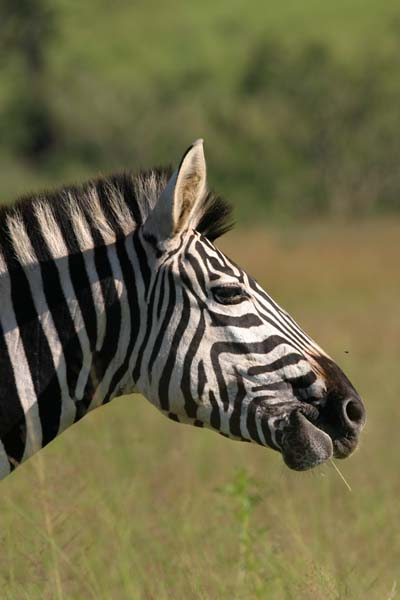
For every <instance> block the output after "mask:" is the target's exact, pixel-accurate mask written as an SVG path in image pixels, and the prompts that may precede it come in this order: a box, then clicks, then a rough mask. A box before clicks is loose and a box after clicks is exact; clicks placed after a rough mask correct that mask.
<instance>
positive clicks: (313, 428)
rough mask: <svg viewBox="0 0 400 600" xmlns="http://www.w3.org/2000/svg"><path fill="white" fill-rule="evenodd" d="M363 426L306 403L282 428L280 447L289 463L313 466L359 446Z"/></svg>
mask: <svg viewBox="0 0 400 600" xmlns="http://www.w3.org/2000/svg"><path fill="white" fill-rule="evenodd" d="M358 431H359V429H350V428H348V427H347V428H346V427H345V426H344V425H343V424H342V423H340V422H331V420H330V419H329V418H328V417H327V415H325V414H321V412H320V411H319V410H318V409H317V408H316V407H315V406H312V405H310V404H306V403H304V404H303V405H302V406H300V407H299V408H297V409H295V410H294V411H293V412H292V413H291V414H290V416H289V419H288V421H287V422H286V423H285V426H284V427H283V429H282V434H281V438H280V449H281V453H282V456H283V459H284V461H285V463H286V464H287V466H288V467H290V468H291V469H294V470H296V471H305V470H307V469H311V468H313V467H316V466H317V465H320V464H321V463H323V462H325V461H326V460H328V459H330V458H332V456H334V457H335V458H347V456H349V455H350V454H351V453H352V452H353V451H354V450H355V448H356V447H357V443H358Z"/></svg>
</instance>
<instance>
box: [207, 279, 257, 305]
mask: <svg viewBox="0 0 400 600" xmlns="http://www.w3.org/2000/svg"><path fill="white" fill-rule="evenodd" d="M211 293H212V295H213V298H214V300H215V301H216V302H218V303H219V304H225V305H227V304H239V303H240V302H243V301H244V300H248V299H249V295H248V293H247V292H246V291H245V290H244V289H243V288H242V287H241V286H240V285H236V284H230V285H216V286H214V287H212V288H211Z"/></svg>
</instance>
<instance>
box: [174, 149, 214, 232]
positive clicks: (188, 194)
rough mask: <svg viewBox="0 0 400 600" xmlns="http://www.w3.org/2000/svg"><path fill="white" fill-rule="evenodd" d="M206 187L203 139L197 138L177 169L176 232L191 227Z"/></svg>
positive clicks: (175, 196)
mask: <svg viewBox="0 0 400 600" xmlns="http://www.w3.org/2000/svg"><path fill="white" fill-rule="evenodd" d="M206 189H207V188H206V161H205V157H204V150H203V140H197V141H196V142H194V144H193V145H192V146H190V148H189V149H188V150H187V151H186V153H185V154H184V156H183V158H182V160H181V164H180V165H179V168H178V170H177V177H176V183H175V188H174V192H173V194H174V198H173V225H174V234H176V233H179V232H181V231H184V230H185V229H188V228H189V227H190V223H191V221H193V217H194V216H195V212H196V205H197V204H198V203H199V202H200V201H201V200H202V199H203V198H204V195H205V194H206Z"/></svg>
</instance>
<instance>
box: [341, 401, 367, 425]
mask: <svg viewBox="0 0 400 600" xmlns="http://www.w3.org/2000/svg"><path fill="white" fill-rule="evenodd" d="M343 417H344V420H345V422H346V423H347V425H349V426H350V427H351V428H359V427H361V426H362V425H364V422H365V409H364V406H363V404H362V402H361V400H358V398H352V399H349V400H347V401H346V402H345V403H344V404H343Z"/></svg>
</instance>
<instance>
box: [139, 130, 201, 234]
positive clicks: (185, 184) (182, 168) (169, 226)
mask: <svg viewBox="0 0 400 600" xmlns="http://www.w3.org/2000/svg"><path fill="white" fill-rule="evenodd" d="M206 190H207V186H206V161H205V157H204V150H203V140H202V139H200V140H196V141H195V142H194V143H193V144H192V145H191V146H190V148H188V149H187V150H186V152H185V154H184V155H183V157H182V160H181V163H180V165H179V167H178V169H177V170H176V171H175V172H174V174H173V175H172V176H171V178H170V180H169V181H168V183H167V186H166V188H165V190H164V191H163V192H162V194H161V195H160V197H159V199H158V201H157V204H156V206H155V207H154V209H153V211H152V212H151V214H150V216H149V217H148V219H147V221H146V223H145V225H144V228H145V232H146V233H148V234H150V235H153V236H155V237H156V239H157V240H158V241H162V240H165V239H168V238H172V237H174V236H175V235H177V234H178V233H180V232H182V231H185V230H186V229H188V228H189V227H190V226H191V223H194V222H195V219H194V217H195V215H196V207H197V206H198V204H199V202H201V200H202V199H203V198H204V195H205V193H206Z"/></svg>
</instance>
